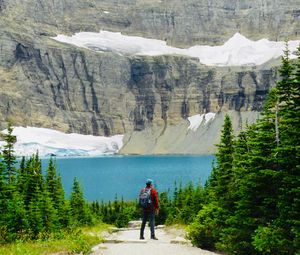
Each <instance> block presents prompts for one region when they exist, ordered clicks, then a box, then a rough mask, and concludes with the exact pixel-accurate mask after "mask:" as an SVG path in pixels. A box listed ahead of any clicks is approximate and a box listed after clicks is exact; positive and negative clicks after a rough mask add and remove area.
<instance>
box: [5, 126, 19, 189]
mask: <svg viewBox="0 0 300 255" xmlns="http://www.w3.org/2000/svg"><path fill="white" fill-rule="evenodd" d="M12 132H13V127H12V125H11V123H10V122H9V123H8V126H7V134H5V135H4V141H5V143H6V144H5V145H4V146H3V147H4V148H3V151H2V157H3V163H4V165H5V176H6V178H7V181H8V183H9V184H12V183H13V181H14V178H15V174H16V168H15V163H16V157H15V155H14V145H15V143H16V142H17V139H16V136H14V135H13V134H12Z"/></svg>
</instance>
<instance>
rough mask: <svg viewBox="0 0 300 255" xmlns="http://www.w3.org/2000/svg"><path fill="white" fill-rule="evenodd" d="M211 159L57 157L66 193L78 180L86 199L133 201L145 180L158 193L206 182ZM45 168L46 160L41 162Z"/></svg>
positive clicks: (202, 157) (210, 167)
mask: <svg viewBox="0 0 300 255" xmlns="http://www.w3.org/2000/svg"><path fill="white" fill-rule="evenodd" d="M213 159H214V156H105V157H95V158H57V159H56V165H57V169H58V172H59V173H60V174H61V177H62V183H63V186H64V189H65V191H66V194H67V195H69V194H70V191H71V187H72V183H73V179H74V177H77V178H78V180H79V181H80V183H81V186H82V188H83V192H84V196H85V198H86V199H87V200H89V201H93V200H98V201H101V200H103V201H108V200H114V198H115V196H116V194H117V196H118V198H121V197H123V198H124V199H125V200H129V199H136V198H137V196H138V193H139V190H140V189H141V188H142V187H143V186H144V184H145V181H146V179H147V178H151V179H153V180H154V183H155V187H156V188H157V189H158V191H159V192H162V191H167V190H169V189H171V190H172V189H173V188H174V183H175V182H177V184H179V183H180V182H182V185H185V184H187V183H189V182H191V181H192V182H193V183H195V184H196V183H199V182H200V181H201V183H202V184H204V183H205V181H206V180H207V178H208V176H209V175H210V173H211V169H212V161H213ZM42 163H43V168H44V169H45V167H46V164H47V163H48V160H47V159H43V160H42Z"/></svg>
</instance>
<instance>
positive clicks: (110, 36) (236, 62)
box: [52, 11, 300, 66]
mask: <svg viewBox="0 0 300 255" xmlns="http://www.w3.org/2000/svg"><path fill="white" fill-rule="evenodd" d="M104 13H105V11H104ZM52 38H53V39H54V40H56V41H59V42H64V43H68V44H73V45H76V46H78V47H83V48H87V49H90V50H94V51H98V52H115V53H118V54H124V55H127V54H129V55H149V56H158V55H168V54H177V55H186V56H190V57H193V58H199V61H200V62H201V63H202V64H205V65H209V66H247V65H250V66H254V65H261V64H263V63H265V62H267V61H269V60H271V59H275V58H278V57H280V56H281V55H282V54H283V50H284V49H285V43H284V42H274V41H269V40H267V39H261V40H258V41H251V40H249V39H247V38H246V37H245V36H243V35H241V34H239V33H236V34H235V35H233V37H231V38H230V39H229V40H228V41H227V42H226V43H225V44H223V45H221V46H205V45H195V46H193V47H190V48H188V49H180V48H175V47H171V46H168V45H167V43H166V42H165V41H162V40H156V39H148V38H143V37H138V36H126V35H122V34H121V33H114V32H109V31H103V30H101V31H100V32H99V33H92V32H80V33H76V34H75V35H73V36H66V35H57V36H56V37H52ZM299 44H300V40H295V41H289V49H290V51H291V52H295V51H296V49H297V47H298V45H299ZM291 58H296V55H293V54H291Z"/></svg>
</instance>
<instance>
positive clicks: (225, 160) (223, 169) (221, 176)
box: [209, 115, 234, 202]
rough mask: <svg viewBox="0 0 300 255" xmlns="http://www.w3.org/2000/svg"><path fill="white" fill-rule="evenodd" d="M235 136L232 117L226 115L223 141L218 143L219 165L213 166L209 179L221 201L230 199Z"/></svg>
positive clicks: (210, 185) (222, 135)
mask: <svg viewBox="0 0 300 255" xmlns="http://www.w3.org/2000/svg"><path fill="white" fill-rule="evenodd" d="M233 138H234V136H233V130H232V123H231V120H230V117H229V116H228V115H226V116H225V119H224V125H223V129H222V133H221V141H220V143H219V144H218V145H217V146H218V152H217V154H216V158H217V165H216V166H215V167H214V168H213V171H212V174H211V178H210V181H209V189H210V190H211V191H212V192H213V194H214V195H215V197H216V198H217V199H218V200H219V201H221V202H226V200H228V199H230V198H229V196H230V188H231V186H230V185H231V182H232V175H233V171H232V165H233V153H234V146H233V143H234V142H233ZM224 199H225V200H224Z"/></svg>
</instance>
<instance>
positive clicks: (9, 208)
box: [0, 124, 124, 251]
mask: <svg viewBox="0 0 300 255" xmlns="http://www.w3.org/2000/svg"><path fill="white" fill-rule="evenodd" d="M12 131H13V129H12V126H11V125H10V124H9V126H8V133H7V134H6V135H4V140H5V142H6V145H4V149H3V151H2V154H0V209H1V214H0V244H5V243H7V242H13V241H16V240H22V241H23V240H30V239H47V238H48V237H50V236H52V235H53V234H57V233H59V232H60V231H62V230H63V229H65V230H72V229H75V228H77V227H80V226H85V225H90V224H92V223H94V222H96V221H97V220H99V219H96V218H95V219H94V218H93V215H92V214H91V211H90V208H89V204H88V203H87V202H86V201H85V200H84V198H83V193H82V190H81V188H80V185H79V182H78V181H77V180H76V179H75V180H74V185H73V190H72V194H71V199H70V201H69V200H66V199H65V195H64V190H63V187H62V183H61V178H60V176H59V175H57V171H56V166H55V162H54V160H53V159H52V158H51V159H50V160H49V165H48V168H47V173H46V175H45V176H44V175H43V174H42V164H41V160H40V158H39V155H38V153H36V154H35V155H33V156H32V157H30V158H28V159H26V158H24V157H23V158H22V159H21V161H20V164H19V167H17V166H16V162H17V161H16V157H15V156H14V151H13V145H14V143H15V141H16V139H15V137H14V136H13V135H12ZM119 221H121V219H119ZM123 221H124V220H123ZM83 245H85V244H84V243H82V244H78V247H79V249H78V250H81V251H82V250H84V248H83Z"/></svg>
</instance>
